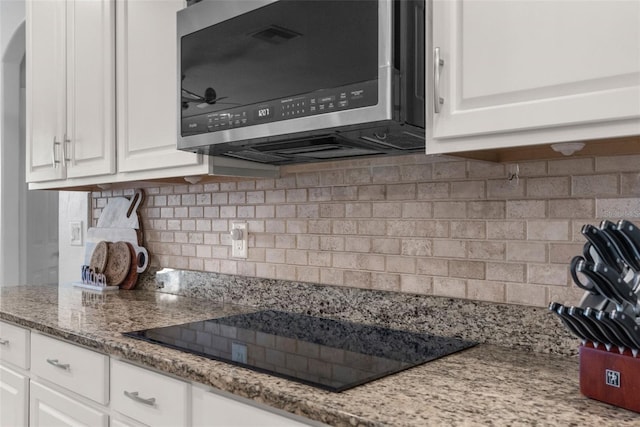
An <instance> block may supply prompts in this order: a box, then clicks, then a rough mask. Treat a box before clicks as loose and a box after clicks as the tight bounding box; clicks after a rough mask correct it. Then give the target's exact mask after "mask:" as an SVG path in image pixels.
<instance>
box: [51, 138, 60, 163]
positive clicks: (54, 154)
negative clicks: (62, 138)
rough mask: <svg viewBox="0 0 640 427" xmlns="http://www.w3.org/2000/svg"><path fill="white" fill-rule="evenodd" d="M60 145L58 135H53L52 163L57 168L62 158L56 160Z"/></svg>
mask: <svg viewBox="0 0 640 427" xmlns="http://www.w3.org/2000/svg"><path fill="white" fill-rule="evenodd" d="M58 145H60V143H59V142H58V141H56V137H55V136H54V137H53V146H52V147H51V164H52V165H53V167H54V168H57V167H58V165H59V164H60V160H56V146H58Z"/></svg>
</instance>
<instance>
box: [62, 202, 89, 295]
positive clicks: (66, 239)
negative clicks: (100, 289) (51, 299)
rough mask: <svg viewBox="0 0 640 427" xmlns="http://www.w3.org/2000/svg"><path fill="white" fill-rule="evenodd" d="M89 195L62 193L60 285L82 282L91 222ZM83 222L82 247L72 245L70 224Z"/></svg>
mask: <svg viewBox="0 0 640 427" xmlns="http://www.w3.org/2000/svg"><path fill="white" fill-rule="evenodd" d="M89 194H90V193H83V192H80V191H78V192H75V191H61V192H60V195H59V199H58V201H59V210H58V239H59V240H58V248H59V250H60V257H59V262H58V281H59V282H60V283H68V282H77V281H78V280H80V268H81V266H82V264H83V262H84V243H85V242H86V236H87V227H88V226H89V225H90V224H88V221H89ZM76 221H82V241H83V242H82V243H83V245H82V246H75V245H71V243H70V241H71V231H70V226H69V223H70V222H76Z"/></svg>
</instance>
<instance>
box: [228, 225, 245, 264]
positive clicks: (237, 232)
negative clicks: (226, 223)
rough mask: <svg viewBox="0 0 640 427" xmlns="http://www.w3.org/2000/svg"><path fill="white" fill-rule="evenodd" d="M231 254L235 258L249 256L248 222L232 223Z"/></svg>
mask: <svg viewBox="0 0 640 427" xmlns="http://www.w3.org/2000/svg"><path fill="white" fill-rule="evenodd" d="M229 234H231V256H232V257H234V258H247V255H248V248H247V246H248V243H249V239H248V234H249V233H248V227H247V223H246V222H233V223H231V231H230V232H229Z"/></svg>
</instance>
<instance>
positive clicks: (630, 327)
mask: <svg viewBox="0 0 640 427" xmlns="http://www.w3.org/2000/svg"><path fill="white" fill-rule="evenodd" d="M609 317H610V318H611V320H613V321H614V322H616V323H617V324H618V325H619V326H620V329H622V330H623V331H624V332H625V333H626V335H627V337H628V338H629V339H630V340H631V341H632V342H633V344H634V347H632V348H635V349H640V326H638V324H637V323H636V321H635V320H634V319H633V318H631V317H629V316H628V315H626V314H625V313H623V312H622V311H618V310H614V311H612V312H611V313H609Z"/></svg>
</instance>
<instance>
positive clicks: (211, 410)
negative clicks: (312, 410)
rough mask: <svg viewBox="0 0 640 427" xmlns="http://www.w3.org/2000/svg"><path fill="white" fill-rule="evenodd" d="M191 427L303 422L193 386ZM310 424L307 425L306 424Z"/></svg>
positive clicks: (294, 426) (278, 426)
mask: <svg viewBox="0 0 640 427" xmlns="http://www.w3.org/2000/svg"><path fill="white" fill-rule="evenodd" d="M192 396H193V397H192V398H193V425H194V427H200V426H203V427H204V426H220V427H255V426H260V427H302V426H309V425H318V424H309V423H307V422H303V421H298V420H295V419H293V418H291V417H293V416H291V415H286V416H285V415H281V414H279V413H276V410H275V409H273V410H271V409H267V408H266V407H265V408H264V409H263V408H260V407H258V406H256V405H255V404H254V403H250V402H249V401H247V403H245V402H242V401H240V398H237V397H226V396H223V395H221V394H219V393H216V392H214V391H209V390H204V389H202V388H200V387H197V386H193V390H192ZM309 422H311V421H309Z"/></svg>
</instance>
